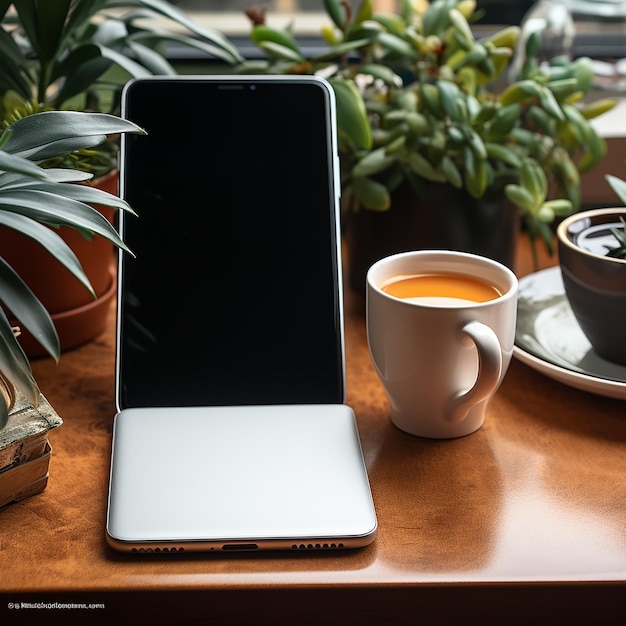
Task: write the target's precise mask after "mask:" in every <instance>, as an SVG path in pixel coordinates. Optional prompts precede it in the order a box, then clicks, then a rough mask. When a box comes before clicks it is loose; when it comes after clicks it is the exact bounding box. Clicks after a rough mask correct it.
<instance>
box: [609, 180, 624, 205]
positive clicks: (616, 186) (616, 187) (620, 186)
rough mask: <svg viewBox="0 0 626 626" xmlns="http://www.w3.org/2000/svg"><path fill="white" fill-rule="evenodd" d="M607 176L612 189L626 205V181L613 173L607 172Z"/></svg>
mask: <svg viewBox="0 0 626 626" xmlns="http://www.w3.org/2000/svg"><path fill="white" fill-rule="evenodd" d="M605 178H606V180H607V182H608V183H609V186H610V187H611V189H612V190H613V191H614V192H615V193H616V194H617V197H618V198H619V199H620V202H621V203H622V204H623V205H624V206H626V182H624V181H623V180H622V179H621V178H618V177H617V176H613V175H612V174H607V175H606V176H605Z"/></svg>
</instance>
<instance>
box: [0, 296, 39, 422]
mask: <svg viewBox="0 0 626 626" xmlns="http://www.w3.org/2000/svg"><path fill="white" fill-rule="evenodd" d="M0 376H2V378H3V379H4V380H5V381H6V382H7V383H8V384H12V385H13V386H14V387H15V389H16V390H17V391H18V392H20V393H21V394H22V395H23V396H24V397H25V398H26V399H27V400H28V401H29V402H30V403H31V404H32V405H33V406H37V402H38V400H39V387H38V386H37V383H36V382H35V379H34V378H33V375H32V372H31V369H30V364H29V363H28V359H27V358H26V355H25V354H24V351H23V350H22V347H21V346H20V344H19V343H18V341H17V339H16V337H15V335H14V334H13V330H12V328H11V324H10V323H9V320H8V319H7V316H6V314H5V312H4V311H3V310H2V309H1V308H0ZM1 404H2V403H0V405H1ZM5 408H6V407H5ZM7 417H8V415H6V416H5V415H4V414H3V417H2V418H1V420H4V419H6V418H7ZM1 420H0V421H1ZM1 428H2V424H0V429H1Z"/></svg>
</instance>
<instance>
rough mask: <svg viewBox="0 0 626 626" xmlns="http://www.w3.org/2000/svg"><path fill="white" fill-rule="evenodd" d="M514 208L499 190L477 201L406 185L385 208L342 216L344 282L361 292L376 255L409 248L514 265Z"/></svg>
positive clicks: (448, 190)
mask: <svg viewBox="0 0 626 626" xmlns="http://www.w3.org/2000/svg"><path fill="white" fill-rule="evenodd" d="M519 225H520V224H519V212H518V210H517V209H516V207H514V206H513V205H511V204H510V203H509V202H508V201H507V200H506V197H505V196H504V194H503V193H494V194H492V195H491V196H489V197H487V196H486V197H484V198H481V199H480V200H476V199H474V198H472V197H470V196H469V195H468V194H467V193H465V192H464V191H461V190H458V189H455V188H454V187H451V186H449V185H440V184H435V183H433V184H430V185H429V186H428V187H427V188H426V191H425V193H424V194H423V196H418V195H417V194H416V193H415V192H414V191H413V190H412V189H411V188H410V187H409V186H408V185H403V186H401V187H400V188H398V189H397V190H396V191H395V192H394V193H393V194H392V196H391V208H390V209H389V210H388V211H371V210H367V209H361V210H359V211H352V212H349V213H346V214H345V215H344V224H343V227H344V231H345V235H346V243H347V257H348V258H347V272H348V285H349V286H350V288H351V289H353V290H354V291H355V292H356V293H358V294H361V295H364V294H365V276H366V274H367V270H368V269H369V267H370V266H371V265H372V264H373V263H374V262H376V261H378V260H379V259H382V258H383V257H385V256H389V255H391V254H395V253H397V252H407V251H409V250H426V249H428V250H433V249H444V250H458V251H460V252H470V253H473V254H480V255H482V256H486V257H489V258H491V259H495V260H496V261H500V262H501V263H504V264H505V265H506V266H507V267H509V268H513V263H514V260H515V250H516V241H517V234H518V230H519Z"/></svg>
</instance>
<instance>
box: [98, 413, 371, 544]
mask: <svg viewBox="0 0 626 626" xmlns="http://www.w3.org/2000/svg"><path fill="white" fill-rule="evenodd" d="M376 531H377V521H376V514H375V510H374V505H373V501H372V497H371V492H370V486H369V482H368V478H367V472H366V469H365V464H364V461H363V455H362V451H361V445H360V441H359V435H358V431H357V426H356V421H355V418H354V413H353V411H352V409H351V408H349V407H348V406H346V405H343V404H341V405H334V404H327V405H278V406H276V405H272V406H249V407H246V406H244V407H185V408H137V409H125V410H122V411H120V412H119V413H118V414H117V416H116V418H115V425H114V432H113V451H112V460H111V476H110V487H109V507H108V515H107V540H108V542H109V544H110V545H111V546H112V547H113V548H115V549H117V550H122V551H125V552H167V553H170V552H176V553H177V552H183V551H238V550H242V551H243V550H267V549H280V550H315V549H319V550H324V549H338V548H357V547H362V546H365V545H367V544H369V543H370V542H371V541H373V540H374V537H375V536H376Z"/></svg>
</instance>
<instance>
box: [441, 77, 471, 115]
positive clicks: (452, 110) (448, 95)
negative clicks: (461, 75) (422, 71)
mask: <svg viewBox="0 0 626 626" xmlns="http://www.w3.org/2000/svg"><path fill="white" fill-rule="evenodd" d="M437 87H438V88H439V96H440V101H441V106H442V107H443V110H444V111H445V112H446V114H447V115H449V116H450V119H451V120H452V121H453V122H462V121H464V120H465V119H466V117H467V116H466V110H465V108H464V107H463V106H462V105H461V102H462V94H461V90H460V89H459V88H458V87H457V86H456V85H455V84H454V83H451V82H449V81H447V80H440V81H437Z"/></svg>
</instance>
